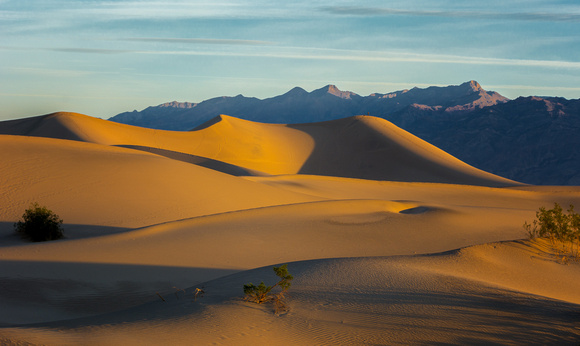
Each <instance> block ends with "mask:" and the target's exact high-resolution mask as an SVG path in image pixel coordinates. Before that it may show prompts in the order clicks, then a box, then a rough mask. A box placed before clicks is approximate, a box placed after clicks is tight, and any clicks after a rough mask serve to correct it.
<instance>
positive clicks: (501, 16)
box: [320, 6, 580, 22]
mask: <svg viewBox="0 0 580 346" xmlns="http://www.w3.org/2000/svg"><path fill="white" fill-rule="evenodd" d="M320 11H323V12H327V13H332V14H337V15H352V16H391V15H403V16H427V17H450V18H480V19H493V20H527V21H550V22H580V14H578V13H563V12H560V13H558V12H554V13H552V12H511V13H504V12H486V11H428V10H404V9H395V8H383V7H364V6H325V7H321V8H320Z"/></svg>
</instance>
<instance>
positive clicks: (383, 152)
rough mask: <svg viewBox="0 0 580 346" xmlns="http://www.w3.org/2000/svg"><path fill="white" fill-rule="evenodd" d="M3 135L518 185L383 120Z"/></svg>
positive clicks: (309, 168)
mask: <svg viewBox="0 0 580 346" xmlns="http://www.w3.org/2000/svg"><path fill="white" fill-rule="evenodd" d="M0 133H5V134H13V135H28V136H42V137H54V138H62V139H71V140H81V141H86V142H92V143H97V144H104V145H117V146H124V147H132V148H140V149H143V148H145V149H146V150H147V148H149V151H155V150H157V153H160V154H161V155H163V153H170V152H173V153H181V154H186V155H194V156H195V157H200V158H206V159H210V160H213V162H223V163H226V164H228V165H233V167H234V168H235V167H237V169H233V170H232V169H231V167H230V169H226V168H224V169H226V170H224V172H247V173H248V174H252V173H253V172H258V174H259V172H263V173H266V174H273V175H279V174H296V173H300V174H316V175H327V176H340V177H350V178H362V179H373V180H390V181H416V182H417V181H418V182H438V183H452V184H468V185H483V186H496V187H499V186H511V185H518V184H519V183H516V182H513V181H510V180H507V179H504V178H501V177H498V176H495V175H492V174H489V173H486V172H483V171H481V170H478V169H476V168H474V167H471V166H469V165H467V164H465V163H463V162H461V161H459V160H458V159H456V158H454V157H452V156H451V155H448V154H447V153H445V152H443V151H442V150H439V149H437V148H436V147H434V146H432V145H430V144H428V143H426V142H424V141H423V140H421V139H419V138H417V137H415V136H413V135H411V134H410V133H408V132H406V131H404V130H402V129H400V128H398V127H396V126H394V125H393V124H391V123H390V122H388V121H386V120H384V119H380V118H375V117H368V116H357V117H351V118H347V119H340V120H335V121H329V122H322V123H314V124H299V125H272V124H262V123H254V122H250V121H246V120H240V119H236V118H232V117H229V116H225V115H222V116H219V117H217V118H215V119H213V120H212V121H211V122H208V123H207V124H205V125H204V126H202V127H199V128H197V129H196V130H194V131H191V132H172V131H161V130H151V129H144V128H138V127H133V126H128V125H123V124H118V123H113V122H109V121H106V120H101V119H95V118H91V117H88V116H84V115H80V114H74V113H55V114H50V115H46V116H41V117H36V118H30V119H24V120H14V121H10V122H4V123H0ZM173 156H175V155H173ZM190 161H193V160H190ZM213 166H215V167H217V166H216V165H215V164H214V165H213Z"/></svg>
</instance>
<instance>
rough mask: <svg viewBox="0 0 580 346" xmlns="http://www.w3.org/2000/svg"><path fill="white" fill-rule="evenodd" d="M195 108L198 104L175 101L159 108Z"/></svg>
mask: <svg viewBox="0 0 580 346" xmlns="http://www.w3.org/2000/svg"><path fill="white" fill-rule="evenodd" d="M195 106H197V103H192V102H177V101H173V102H167V103H162V104H160V105H159V106H158V107H166V108H193V107H195Z"/></svg>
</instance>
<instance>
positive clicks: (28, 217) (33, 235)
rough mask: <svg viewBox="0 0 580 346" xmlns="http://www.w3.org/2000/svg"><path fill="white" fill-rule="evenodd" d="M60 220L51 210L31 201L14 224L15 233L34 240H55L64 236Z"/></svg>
mask: <svg viewBox="0 0 580 346" xmlns="http://www.w3.org/2000/svg"><path fill="white" fill-rule="evenodd" d="M62 222H63V221H62V220H61V219H60V217H59V216H58V215H56V214H55V213H53V212H52V210H50V209H48V208H46V207H43V206H40V205H38V203H33V204H31V205H30V207H29V208H28V209H26V210H25V211H24V214H22V220H20V221H18V222H16V223H15V224H14V228H15V230H16V232H17V233H19V234H20V236H21V237H22V238H24V239H29V240H31V241H34V242H39V241H47V240H56V239H60V238H62V237H64V233H63V230H62V227H61V225H62Z"/></svg>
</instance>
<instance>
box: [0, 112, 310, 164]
mask: <svg viewBox="0 0 580 346" xmlns="http://www.w3.org/2000/svg"><path fill="white" fill-rule="evenodd" d="M219 120H220V121H218V122H217V123H216V124H215V125H213V126H209V127H206V128H204V129H202V130H199V131H192V132H178V131H163V130H153V129H146V128H141V127H136V126H130V125H124V124H119V123H115V122H111V121H107V120H102V119H97V118H93V117H89V116H86V115H82V114H77V113H54V114H49V115H44V116H39V117H34V118H27V119H20V120H13V121H7V122H1V123H0V133H3V134H13V135H26V136H39V137H51V138H60V139H70V140H77V141H84V142H91V143H97V144H104V145H111V146H113V145H114V146H127V147H133V148H138V149H140V150H145V151H146V150H147V149H148V148H157V149H163V150H166V151H169V152H168V153H167V154H168V155H169V156H171V157H172V158H174V156H175V155H173V154H174V153H182V154H188V155H194V156H197V157H201V158H207V159H211V160H216V161H219V162H224V163H227V164H231V165H235V166H240V167H241V168H244V169H249V170H250V171H254V170H255V171H260V172H265V173H269V174H292V173H297V172H298V171H299V169H300V167H301V166H302V163H303V162H304V161H305V160H306V159H307V158H308V156H309V155H310V153H311V151H312V148H313V146H314V142H313V140H312V139H311V138H310V136H309V135H307V134H305V133H302V132H300V131H298V130H294V129H290V128H288V127H286V126H284V125H270V124H258V123H253V122H250V121H245V120H239V119H235V118H231V117H227V116H221V117H220V118H219ZM171 152H173V153H171ZM158 153H159V152H158ZM159 154H160V153H159Z"/></svg>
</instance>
